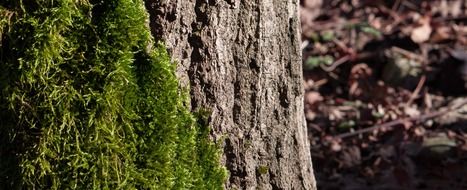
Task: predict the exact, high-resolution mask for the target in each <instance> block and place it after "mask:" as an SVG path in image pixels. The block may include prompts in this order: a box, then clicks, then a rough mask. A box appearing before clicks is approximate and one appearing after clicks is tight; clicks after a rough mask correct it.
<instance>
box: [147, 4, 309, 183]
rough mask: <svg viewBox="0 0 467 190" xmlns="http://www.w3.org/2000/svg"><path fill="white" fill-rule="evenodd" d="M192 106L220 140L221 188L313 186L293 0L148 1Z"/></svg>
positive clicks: (153, 23)
mask: <svg viewBox="0 0 467 190" xmlns="http://www.w3.org/2000/svg"><path fill="white" fill-rule="evenodd" d="M146 5H147V8H148V9H149V13H150V15H151V28H152V30H153V31H152V32H153V34H154V35H155V37H156V39H159V40H162V41H164V42H165V43H166V45H167V48H168V50H169V52H170V53H171V55H172V57H173V59H174V60H175V61H176V62H177V63H178V64H179V66H178V72H177V74H178V76H179V77H180V79H181V81H182V83H185V84H189V85H190V86H191V87H190V90H191V91H190V92H191V103H192V105H191V106H192V109H193V110H197V109H208V110H211V111H212V112H211V116H210V120H209V122H210V126H212V127H213V129H212V137H213V139H214V140H225V141H224V144H223V150H224V155H223V160H222V161H223V163H225V165H226V167H227V169H228V170H229V172H230V177H229V179H228V181H227V183H226V188H227V189H251V188H253V187H257V188H259V189H315V181H314V176H313V170H312V166H311V158H310V152H309V151H310V149H309V144H308V138H307V132H306V131H307V130H306V125H305V121H304V116H303V101H302V99H303V90H302V68H301V52H300V47H299V46H300V39H299V38H300V33H299V32H300V31H299V20H298V10H297V9H298V2H297V0H282V1H279V0H252V1H247V0H148V1H146Z"/></svg>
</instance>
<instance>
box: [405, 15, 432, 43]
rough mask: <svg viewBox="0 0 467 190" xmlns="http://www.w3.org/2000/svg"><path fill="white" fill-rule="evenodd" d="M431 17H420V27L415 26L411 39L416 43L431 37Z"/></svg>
mask: <svg viewBox="0 0 467 190" xmlns="http://www.w3.org/2000/svg"><path fill="white" fill-rule="evenodd" d="M430 20H431V19H430V18H429V17H423V18H420V20H419V23H420V24H421V25H420V26H418V27H415V28H414V29H413V30H412V33H411V34H410V39H412V41H414V42H415V43H422V42H425V41H427V40H428V39H430V35H431V31H432V28H431V26H430Z"/></svg>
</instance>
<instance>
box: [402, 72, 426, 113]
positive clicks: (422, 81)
mask: <svg viewBox="0 0 467 190" xmlns="http://www.w3.org/2000/svg"><path fill="white" fill-rule="evenodd" d="M425 81H426V76H425V75H423V76H422V77H421V78H420V81H418V85H417V87H416V88H415V90H414V91H413V92H412V95H410V99H409V101H407V103H406V104H405V106H410V105H411V104H412V103H413V101H414V100H415V99H416V98H417V96H418V94H419V93H420V90H422V87H423V85H424V84H425Z"/></svg>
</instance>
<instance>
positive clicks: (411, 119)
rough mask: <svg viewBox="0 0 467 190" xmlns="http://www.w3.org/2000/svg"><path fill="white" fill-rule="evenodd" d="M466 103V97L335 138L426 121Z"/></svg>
mask: <svg viewBox="0 0 467 190" xmlns="http://www.w3.org/2000/svg"><path fill="white" fill-rule="evenodd" d="M466 104H467V99H465V100H463V101H461V102H460V103H459V104H457V105H454V106H447V108H446V109H442V110H440V111H435V112H431V113H427V114H425V115H421V116H417V117H408V118H401V119H397V120H393V121H390V122H387V123H383V124H381V125H375V126H373V127H368V128H364V129H360V130H356V131H352V132H348V133H343V134H340V135H337V136H335V138H338V139H343V138H347V137H352V136H355V135H360V134H364V133H368V132H372V131H374V130H378V129H381V128H390V127H394V126H397V125H402V124H404V123H407V122H411V123H414V122H423V121H426V120H428V119H432V118H436V117H439V116H442V115H444V114H447V113H449V112H451V111H455V110H457V109H459V108H462V106H464V105H466Z"/></svg>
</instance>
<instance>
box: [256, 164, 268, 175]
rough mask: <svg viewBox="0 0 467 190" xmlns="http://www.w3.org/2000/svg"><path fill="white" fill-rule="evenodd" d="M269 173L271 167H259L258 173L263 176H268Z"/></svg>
mask: <svg viewBox="0 0 467 190" xmlns="http://www.w3.org/2000/svg"><path fill="white" fill-rule="evenodd" d="M268 171H269V167H267V166H259V167H258V172H259V173H260V174H261V175H264V174H267V173H268Z"/></svg>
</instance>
